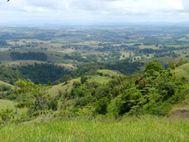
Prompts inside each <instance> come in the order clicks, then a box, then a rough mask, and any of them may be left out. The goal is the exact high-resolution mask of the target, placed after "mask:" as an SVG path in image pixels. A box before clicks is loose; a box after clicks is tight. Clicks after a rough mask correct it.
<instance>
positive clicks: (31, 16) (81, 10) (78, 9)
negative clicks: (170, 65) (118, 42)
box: [0, 0, 189, 23]
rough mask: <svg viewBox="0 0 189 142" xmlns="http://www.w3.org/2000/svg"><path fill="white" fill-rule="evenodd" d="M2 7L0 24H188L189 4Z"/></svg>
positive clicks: (123, 0)
mask: <svg viewBox="0 0 189 142" xmlns="http://www.w3.org/2000/svg"><path fill="white" fill-rule="evenodd" d="M0 5H1V9H0V19H1V21H0V22H5V23H6V21H7V22H8V21H12V22H16V21H17V22H19V21H27V20H28V21H33V22H39V21H41V22H43V21H44V22H47V23H52V20H54V21H53V22H55V21H56V22H70V23H72V22H74V23H77V22H78V23H81V22H82V23H85V22H86V23H87V22H94V23H95V22H97V23H98V22H115V21H116V20H117V22H128V21H165V20H166V21H176V20H177V19H178V17H180V18H182V19H183V20H189V15H188V13H186V11H187V10H188V11H189V1H188V0H56V1H55V0H11V1H10V2H9V3H7V2H6V0H4V1H3V0H2V1H1V2H0ZM183 13H184V14H183Z"/></svg>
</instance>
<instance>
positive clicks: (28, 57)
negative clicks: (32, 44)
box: [10, 52, 47, 61]
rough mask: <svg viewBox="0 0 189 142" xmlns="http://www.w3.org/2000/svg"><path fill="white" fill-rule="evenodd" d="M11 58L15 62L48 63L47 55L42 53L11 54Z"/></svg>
mask: <svg viewBox="0 0 189 142" xmlns="http://www.w3.org/2000/svg"><path fill="white" fill-rule="evenodd" d="M10 56H11V58H12V59H13V60H38V61H47V55H46V54H45V53H42V52H24V53H21V52H11V54H10Z"/></svg>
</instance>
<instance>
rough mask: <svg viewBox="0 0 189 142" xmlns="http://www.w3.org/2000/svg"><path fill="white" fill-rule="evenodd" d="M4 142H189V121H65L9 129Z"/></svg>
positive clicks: (1, 138) (0, 136) (0, 132)
mask: <svg viewBox="0 0 189 142" xmlns="http://www.w3.org/2000/svg"><path fill="white" fill-rule="evenodd" d="M0 141H1V142H188V141H189V121H179V120H167V119H159V118H152V117H143V118H140V119H137V118H126V119H124V120H122V121H108V120H106V121H105V120H104V121H99V120H98V121H97V120H96V121H95V120H91V121H90V120H86V121H85V120H65V121H55V122H49V123H45V122H43V123H27V124H19V125H10V126H6V127H3V128H1V129H0Z"/></svg>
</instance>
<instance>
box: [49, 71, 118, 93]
mask: <svg viewBox="0 0 189 142" xmlns="http://www.w3.org/2000/svg"><path fill="white" fill-rule="evenodd" d="M99 74H102V75H99ZM119 75H121V74H120V73H118V72H115V71H111V70H98V71H97V74H96V75H89V76H87V77H88V82H97V83H100V84H106V83H108V82H109V81H111V80H112V77H114V76H119ZM79 81H80V78H76V79H72V80H70V81H68V82H67V83H66V84H65V83H61V84H58V85H54V86H52V87H51V88H50V89H49V90H48V93H49V94H50V95H53V96H54V95H58V94H59V93H60V92H62V93H69V92H70V91H71V89H72V87H73V83H74V82H79Z"/></svg>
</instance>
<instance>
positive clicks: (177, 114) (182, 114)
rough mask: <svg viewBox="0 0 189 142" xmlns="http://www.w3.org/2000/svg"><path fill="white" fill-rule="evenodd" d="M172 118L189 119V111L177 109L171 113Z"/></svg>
mask: <svg viewBox="0 0 189 142" xmlns="http://www.w3.org/2000/svg"><path fill="white" fill-rule="evenodd" d="M170 117H171V118H181V119H189V109H177V110H175V111H173V112H172V113H171V116H170Z"/></svg>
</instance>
